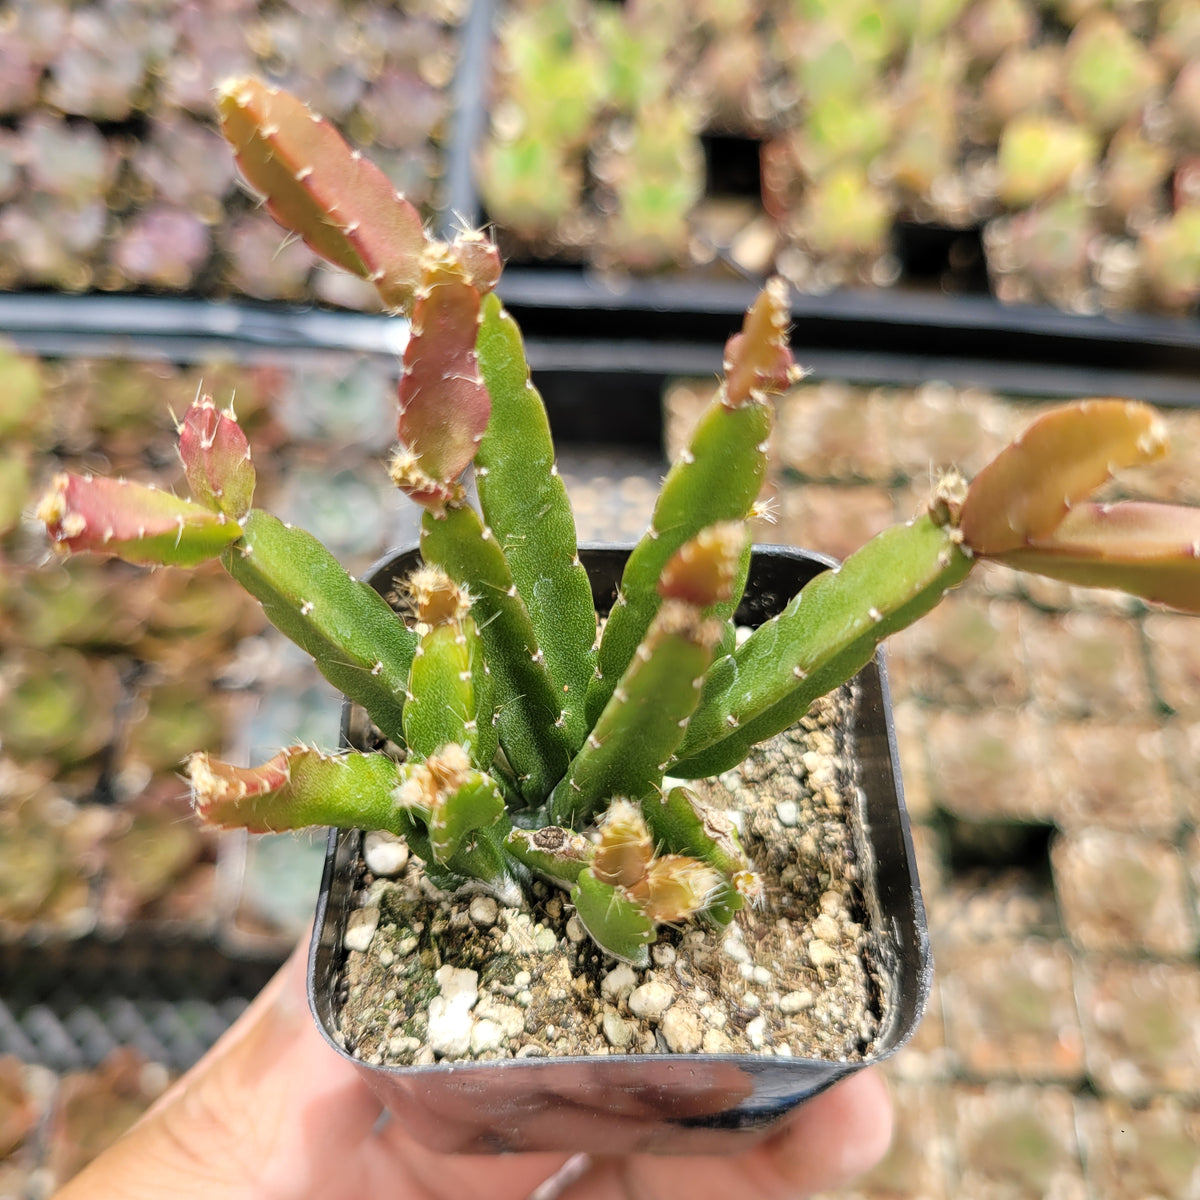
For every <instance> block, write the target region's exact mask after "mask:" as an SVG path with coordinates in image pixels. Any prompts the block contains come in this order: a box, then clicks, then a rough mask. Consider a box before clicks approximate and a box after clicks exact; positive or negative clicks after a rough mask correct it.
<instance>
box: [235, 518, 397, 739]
mask: <svg viewBox="0 0 1200 1200" xmlns="http://www.w3.org/2000/svg"><path fill="white" fill-rule="evenodd" d="M242 530H243V536H242V540H241V542H239V543H238V544H237V545H235V546H233V547H231V548H230V549H229V550H227V551H226V553H225V555H224V556H223V558H222V562H223V563H224V565H225V569H226V570H227V571H228V572H229V574H230V575H232V576H233V578H234V579H236V580H237V581H238V583H240V584H241V585H242V587H244V588H245V589H246V591H248V592H249V593H250V594H251V595H252V596H254V597H255V598H256V599H257V600H259V601H260V602H261V603H262V606H263V612H264V613H265V614H266V617H267V619H268V620H269V621H270V622H271V624H272V625H274V626H275V628H276V629H278V630H279V631H280V632H281V633H284V634H286V635H287V636H288V637H289V638H291V640H292V641H293V642H295V643H296V645H297V646H299V647H300V648H301V649H302V650H304V651H306V652H307V653H308V654H310V655H311V656H312V657H313V659H314V660H315V661H316V664H317V668H318V670H319V671H320V672H321V674H322V675H324V676H325V678H326V679H328V680H329V682H330V683H332V684H333V686H334V687H336V688H337V689H338V691H340V692H342V693H343V695H346V696H348V697H349V698H350V699H351V700H354V701H355V702H356V703H358V704H361V705H362V706H363V707H364V708H365V709H366V710H367V712H368V713H370V715H371V719H372V720H373V721H374V722H375V724H376V725H377V726H378V727H379V728H380V730H381V731H382V732H383V733H384V734H385V735H386V736H387V737H389V738H391V739H392V740H393V741H395V742H397V743H403V740H404V726H403V715H402V714H403V710H404V694H405V690H406V688H407V685H408V675H409V669H410V667H411V665H412V660H413V654H414V651H415V650H416V646H417V635H416V634H415V633H413V632H412V631H411V630H408V629H406V628H405V627H404V623H403V622H402V621H401V620H400V619H399V618H398V617H397V616H396V614H395V613H394V612H393V611H392V610H391V609H390V608H389V607H388V605H387V602H386V601H385V600H384V599H383V597H382V596H380V595H379V594H378V593H377V592H376V591H375V590H374V589H373V588H371V587H368V586H367V584H365V583H362V582H360V581H358V580H356V579H352V578H351V577H350V576H349V575H348V574H347V573H346V570H345V568H344V567H343V566H342V565H341V564H340V563H339V562H338V561H337V559H336V558H334V557H333V555H332V554H330V553H329V551H328V550H326V549H325V547H324V546H323V545H321V543H320V542H319V541H317V539H316V538H315V537H313V536H312V534H310V533H306V532H305V531H304V530H303V529H293V528H291V527H290V526H287V525H285V524H284V523H283V522H282V521H280V520H278V518H276V517H272V516H270V515H269V514H268V513H264V512H261V511H259V510H258V509H254V510H252V511H251V512H250V514H249V515H248V516H247V517H246V520H245V521H244V522H243V525H242Z"/></svg>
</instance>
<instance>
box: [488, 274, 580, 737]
mask: <svg viewBox="0 0 1200 1200" xmlns="http://www.w3.org/2000/svg"><path fill="white" fill-rule="evenodd" d="M478 350H479V367H480V371H481V372H482V374H483V379H484V382H485V383H486V384H487V389H488V391H489V392H490V393H491V397H492V419H491V421H490V422H489V424H488V427H487V431H486V432H485V433H484V436H483V440H482V441H481V442H480V443H479V450H478V453H477V454H476V456H475V483H476V487H477V488H478V490H479V503H480V506H481V507H482V509H483V514H484V517H485V519H486V520H487V523H488V525H489V527H490V528H491V530H492V532H493V533H494V534H495V536H496V537H497V539H498V540H499V542H500V543H501V545H502V546H503V547H504V554H505V557H506V558H507V559H508V564H509V568H510V569H511V571H512V577H513V582H514V583H515V584H516V588H517V591H518V592H519V593H520V595H521V598H522V600H524V602H525V607H526V609H527V610H528V612H529V619H530V621H531V622H532V624H533V630H534V633H535V635H536V636H537V640H538V645H540V646H541V647H542V650H543V652H544V653H545V656H546V666H547V667H548V668H549V671H550V677H551V678H552V679H553V680H554V682H555V684H556V686H557V688H558V690H559V691H560V693H561V703H562V712H563V719H564V720H565V722H566V729H567V735H568V737H569V738H570V741H571V745H572V747H573V748H578V747H579V746H580V745H581V744H582V742H583V738H584V736H585V734H586V733H587V729H586V727H585V719H584V700H585V698H586V695H587V685H588V681H589V680H590V679H591V676H592V672H593V669H594V666H595V650H594V646H595V641H596V613H595V609H594V607H593V604H592V591H591V586H590V585H589V583H588V577H587V571H586V570H585V569H584V567H583V565H582V564H581V563H580V561H579V559H578V556H577V553H576V551H577V544H576V537H575V517H574V514H573V513H572V512H571V504H570V501H569V499H568V498H567V490H566V488H565V487H564V486H563V482H562V479H561V478H560V477H559V475H558V471H557V470H556V468H555V465H554V445H553V443H552V442H551V440H550V423H549V421H548V419H547V417H546V409H545V406H544V405H543V404H542V398H541V396H539V395H538V393H537V390H536V389H535V388H534V386H533V384H532V382H531V381H530V378H529V366H528V364H527V363H526V361H525V348H524V345H523V344H522V341H521V333H520V330H519V329H518V328H517V323H516V322H515V321H514V320H513V319H512V317H510V316H509V315H508V314H507V313H506V312H505V311H504V309H503V307H502V306H501V304H500V300H499V298H498V297H496V296H494V295H492V296H488V297H487V298H486V299H485V300H484V302H483V321H482V324H481V326H480V330H479V342H478Z"/></svg>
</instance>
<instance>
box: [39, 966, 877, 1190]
mask: <svg viewBox="0 0 1200 1200" xmlns="http://www.w3.org/2000/svg"><path fill="white" fill-rule="evenodd" d="M305 962H306V957H305V954H304V952H303V949H299V950H297V951H296V953H295V954H294V955H293V956H292V958H291V959H290V960H289V962H288V963H287V964H286V965H285V966H284V967H283V968H282V969H281V970H280V972H279V974H278V975H276V977H275V978H274V979H273V980H272V981H271V983H270V984H268V985H267V987H266V988H265V989H264V990H263V992H262V994H261V995H260V996H259V997H258V999H257V1000H255V1002H254V1003H253V1004H252V1005H251V1006H250V1008H249V1009H247V1011H246V1012H245V1013H244V1014H243V1015H242V1017H241V1018H240V1019H239V1020H238V1022H237V1023H236V1024H235V1025H234V1026H233V1028H232V1029H230V1030H229V1032H228V1033H227V1034H226V1035H225V1037H223V1038H222V1039H221V1041H220V1042H218V1043H217V1045H216V1046H214V1047H213V1049H212V1050H211V1051H210V1052H209V1053H208V1054H207V1055H205V1057H204V1058H203V1059H202V1060H201V1061H200V1063H198V1064H197V1065H196V1066H195V1067H194V1068H193V1069H192V1070H191V1071H189V1072H188V1073H187V1075H185V1076H184V1077H183V1078H182V1079H181V1080H180V1081H179V1082H178V1083H177V1084H176V1085H175V1086H174V1087H173V1088H171V1090H170V1091H168V1092H167V1094H166V1095H165V1096H163V1097H162V1099H161V1100H159V1102H158V1103H157V1104H156V1105H155V1106H154V1107H153V1108H152V1109H151V1110H150V1112H148V1113H147V1114H146V1116H145V1117H143V1118H142V1120H141V1121H140V1122H139V1123H138V1124H137V1125H135V1126H134V1128H133V1129H132V1130H130V1132H129V1133H127V1134H126V1135H125V1137H123V1138H122V1139H121V1140H120V1141H118V1142H117V1143H116V1144H115V1145H113V1146H112V1147H110V1148H109V1149H108V1150H107V1151H105V1152H104V1153H103V1154H102V1155H101V1156H100V1157H99V1158H97V1159H96V1160H95V1161H94V1162H93V1163H91V1164H90V1165H89V1166H88V1167H86V1168H85V1169H84V1170H83V1171H82V1172H81V1173H80V1174H79V1175H77V1176H76V1177H75V1178H74V1179H73V1180H71V1181H70V1182H69V1183H68V1184H67V1185H66V1187H65V1188H63V1189H62V1190H61V1191H60V1192H59V1193H58V1195H57V1198H56V1200H214V1198H216V1197H220V1198H221V1200H362V1198H363V1197H371V1198H373V1200H374V1198H380V1200H382V1198H385V1197H386V1198H389V1200H392V1198H394V1200H461V1198H462V1197H467V1196H482V1195H485V1194H486V1195H487V1196H488V1197H489V1198H490V1200H522V1198H523V1197H529V1196H531V1195H534V1194H535V1193H537V1195H538V1196H539V1198H543V1200H549V1198H550V1197H553V1198H554V1200H627V1198H628V1197H634V1196H637V1197H645V1198H646V1200H654V1198H656V1197H664V1196H670V1195H677V1194H680V1193H681V1192H686V1194H687V1195H688V1197H689V1200H710V1198H711V1200H728V1198H729V1197H730V1196H736V1197H738V1198H739V1200H742V1198H745V1200H751V1198H754V1197H760V1198H762V1200H783V1198H784V1197H788V1198H793V1197H797V1196H805V1195H810V1194H812V1193H813V1192H818V1191H824V1190H827V1189H829V1188H833V1187H837V1186H838V1185H840V1184H844V1183H845V1182H847V1181H848V1180H850V1179H852V1178H853V1177H854V1176H855V1175H858V1174H859V1173H861V1172H862V1171H865V1170H867V1169H868V1168H869V1167H871V1166H873V1165H874V1164H875V1162H877V1161H878V1160H879V1159H880V1158H881V1157H882V1155H883V1153H884V1151H885V1150H886V1148H887V1144H888V1140H889V1138H890V1135H891V1107H890V1104H889V1101H888V1099H887V1094H886V1091H885V1089H884V1086H883V1084H882V1082H881V1080H880V1078H879V1076H878V1074H877V1073H876V1072H874V1071H861V1072H858V1073H856V1074H854V1075H852V1076H850V1077H849V1078H848V1079H846V1080H844V1081H843V1082H841V1083H839V1084H838V1085H836V1086H835V1087H833V1088H831V1089H830V1090H829V1091H827V1092H825V1093H823V1094H822V1095H820V1096H817V1097H815V1098H814V1099H813V1100H811V1101H809V1102H808V1103H807V1104H805V1105H804V1106H803V1107H802V1108H801V1109H800V1110H799V1111H798V1113H797V1115H796V1117H795V1118H794V1119H792V1120H791V1121H790V1122H789V1123H788V1124H787V1125H786V1126H785V1127H784V1128H783V1129H782V1130H780V1131H779V1132H777V1133H775V1134H773V1135H772V1136H771V1137H769V1138H768V1139H767V1140H766V1141H764V1142H762V1143H760V1144H758V1145H757V1146H755V1147H753V1148H752V1149H750V1150H747V1151H745V1152H743V1153H742V1154H737V1155H731V1156H728V1157H724V1156H723V1157H699V1156H666V1157H659V1156H655V1155H649V1154H636V1155H628V1156H613V1157H594V1158H591V1159H587V1160H583V1161H579V1160H575V1161H573V1162H572V1163H571V1167H570V1168H569V1169H568V1170H567V1171H565V1172H563V1174H562V1175H561V1176H560V1177H559V1179H558V1180H557V1181H556V1182H552V1183H548V1184H546V1187H545V1188H544V1189H543V1190H542V1191H540V1192H539V1191H538V1189H539V1187H540V1186H541V1185H543V1184H544V1183H546V1181H548V1180H552V1179H553V1177H555V1176H556V1175H557V1174H558V1173H559V1172H560V1171H562V1169H563V1166H564V1163H567V1162H568V1156H567V1155H564V1154H548V1153H546V1154H512V1155H500V1156H478V1155H453V1154H438V1153H435V1152H433V1151H431V1150H429V1149H428V1148H427V1147H425V1146H424V1145H422V1144H421V1143H419V1142H417V1141H415V1140H414V1139H413V1138H412V1137H410V1136H409V1135H408V1134H407V1133H406V1132H405V1130H404V1128H403V1127H402V1126H401V1125H400V1124H399V1122H397V1121H393V1120H384V1121H381V1120H380V1115H381V1112H382V1106H381V1104H380V1102H379V1101H378V1100H377V1099H376V1098H375V1096H374V1094H373V1093H372V1092H371V1091H370V1089H369V1088H368V1087H367V1085H366V1084H365V1083H364V1082H363V1081H362V1079H361V1078H360V1076H359V1075H358V1073H357V1072H356V1071H355V1069H354V1067H353V1066H352V1065H351V1064H350V1063H348V1062H346V1061H345V1060H344V1059H341V1058H339V1057H338V1056H337V1055H336V1054H334V1053H333V1052H332V1051H331V1050H330V1049H329V1047H328V1046H327V1045H326V1044H325V1042H324V1041H323V1040H322V1038H321V1036H320V1034H319V1032H318V1031H317V1029H316V1026H315V1025H314V1023H313V1021H312V1018H311V1017H310V1016H309V1012H308V1004H307V1000H306V997H305V989H304V976H305Z"/></svg>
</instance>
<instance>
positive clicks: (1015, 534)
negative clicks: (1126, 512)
mask: <svg viewBox="0 0 1200 1200" xmlns="http://www.w3.org/2000/svg"><path fill="white" fill-rule="evenodd" d="M1166 452H1167V440H1166V432H1165V428H1164V425H1163V422H1162V418H1161V417H1160V416H1159V415H1158V414H1157V413H1156V412H1155V411H1154V409H1152V408H1151V407H1150V406H1149V405H1147V404H1138V403H1135V402H1134V401H1131V400H1081V401H1079V402H1078V403H1076V404H1067V405H1063V406H1062V407H1061V408H1055V409H1053V410H1052V411H1050V412H1048V413H1046V414H1045V415H1044V416H1043V417H1040V418H1039V419H1038V420H1036V421H1034V422H1033V424H1032V425H1030V426H1029V428H1028V429H1026V430H1025V432H1024V433H1022V434H1021V435H1020V436H1019V437H1018V438H1017V439H1016V440H1015V441H1014V442H1012V444H1011V445H1009V446H1008V447H1006V448H1005V449H1004V450H1002V451H1001V452H1000V453H999V454H998V455H997V456H996V457H995V458H994V459H993V460H992V461H991V462H990V463H989V464H988V465H987V466H986V467H984V469H983V470H982V471H980V472H979V474H978V475H977V476H976V477H975V478H974V479H973V480H972V481H971V486H970V488H969V489H968V491H967V497H966V500H965V501H964V503H963V506H962V514H961V517H960V527H961V529H962V535H963V541H964V543H965V544H966V545H967V546H969V547H970V548H971V549H972V550H973V551H975V552H976V553H977V554H986V555H994V554H1003V553H1005V552H1006V551H1009V550H1017V549H1019V548H1020V547H1022V546H1024V545H1026V544H1027V543H1028V542H1030V541H1034V540H1037V539H1039V538H1044V537H1048V536H1049V535H1050V534H1051V533H1053V532H1054V530H1055V528H1056V527H1057V526H1058V524H1059V522H1060V521H1062V519H1063V518H1064V517H1065V516H1066V514H1067V513H1068V511H1069V510H1070V509H1071V507H1072V505H1074V504H1076V503H1077V502H1079V501H1083V500H1086V499H1087V498H1088V497H1089V496H1090V495H1091V494H1092V492H1094V491H1095V490H1096V488H1098V487H1099V486H1100V485H1101V484H1102V483H1104V482H1105V481H1106V480H1107V479H1108V478H1110V476H1111V475H1112V474H1113V473H1114V472H1115V471H1117V470H1119V469H1120V468H1122V467H1128V466H1133V465H1135V464H1138V463H1148V462H1153V461H1154V460H1155V459H1158V458H1161V457H1162V456H1163V455H1164V454H1166Z"/></svg>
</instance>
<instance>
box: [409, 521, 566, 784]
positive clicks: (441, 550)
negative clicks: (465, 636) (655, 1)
mask: <svg viewBox="0 0 1200 1200" xmlns="http://www.w3.org/2000/svg"><path fill="white" fill-rule="evenodd" d="M421 555H422V557H423V558H424V559H425V561H426V562H427V563H435V564H437V565H438V566H439V567H441V568H442V570H443V571H445V572H446V574H448V575H449V576H450V577H451V579H453V580H455V581H456V582H457V583H458V584H459V585H460V586H462V587H465V588H466V589H467V591H468V592H469V593H470V594H471V596H472V609H471V611H472V615H473V616H474V618H475V623H476V625H477V626H478V628H479V633H480V637H481V638H482V639H483V650H484V656H485V658H486V660H487V663H488V667H489V669H490V670H491V673H492V681H493V685H494V687H495V703H496V707H497V717H496V724H497V728H498V731H499V737H500V744H501V745H502V746H503V747H504V753H505V756H506V757H507V759H508V762H509V764H510V765H511V766H512V768H513V770H514V771H515V772H516V774H517V776H518V778H519V781H520V787H521V792H522V795H523V796H524V797H525V799H526V800H527V801H528V803H530V804H537V803H539V802H540V801H542V800H544V799H545V797H546V796H547V795H548V794H549V792H550V789H551V788H552V787H553V786H554V784H555V783H556V782H557V781H558V780H559V779H561V778H562V777H563V775H564V774H565V773H566V770H567V764H568V762H569V759H570V750H569V747H568V742H567V735H566V730H565V728H564V723H563V721H562V719H561V715H560V714H561V706H562V701H561V693H560V692H558V691H556V689H555V686H554V683H553V681H552V680H551V678H550V674H549V672H548V671H547V670H546V664H545V661H544V657H543V655H542V652H541V649H540V647H539V645H538V641H537V637H536V635H535V634H534V631H533V625H532V623H531V622H530V619H529V613H528V612H527V610H526V608H525V605H524V602H523V601H522V600H521V597H520V595H519V594H518V593H517V589H516V586H515V585H514V583H513V579H512V574H511V572H510V571H509V568H508V563H507V561H506V560H505V557H504V554H503V552H502V551H501V549H500V547H499V545H498V544H497V542H496V539H495V538H494V537H492V536H491V535H490V533H489V534H488V535H487V536H485V534H484V527H483V523H482V522H481V520H480V518H479V514H478V513H476V512H475V510H474V509H473V508H468V507H466V506H464V507H461V508H447V510H446V514H445V516H444V517H441V518H436V517H434V516H432V515H431V514H430V513H428V512H426V514H425V518H424V520H423V522H422V524H421Z"/></svg>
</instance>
